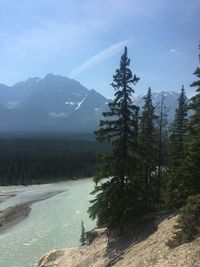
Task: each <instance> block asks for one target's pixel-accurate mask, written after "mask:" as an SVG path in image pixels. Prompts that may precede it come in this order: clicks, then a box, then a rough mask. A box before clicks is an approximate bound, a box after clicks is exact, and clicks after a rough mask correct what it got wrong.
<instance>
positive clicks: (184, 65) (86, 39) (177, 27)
mask: <svg viewBox="0 0 200 267" xmlns="http://www.w3.org/2000/svg"><path fill="white" fill-rule="evenodd" d="M199 11H200V0H104V1H102V0H56V1H55V0H34V1H33V0H0V40H1V42H0V83H5V84H8V85H12V84H13V83H15V82H18V81H20V80H25V79H27V78H28V77H34V76H39V77H44V76H45V75H46V74H47V73H50V72H51V73H55V74H61V75H65V76H68V77H72V78H74V79H76V80H78V81H80V82H81V83H82V84H83V85H85V86H86V87H87V88H88V89H92V88H94V89H96V90H97V91H99V92H100V93H102V94H103V95H105V96H107V97H110V98H111V97H112V96H113V89H112V87H111V86H110V83H111V82H112V75H113V74H114V71H115V69H116V68H117V67H118V64H119V59H120V56H121V54H122V51H123V48H124V46H125V45H127V47H128V54H129V57H130V58H131V69H132V70H133V72H134V73H136V75H137V76H139V77H140V81H139V83H138V85H137V86H136V87H135V92H136V94H140V93H143V92H146V90H147V88H148V86H151V88H152V91H153V92H159V91H161V90H174V91H180V88H181V85H182V84H184V85H185V88H186V91H187V93H188V95H191V94H192V91H191V89H190V88H189V84H190V83H191V82H192V81H193V80H194V79H195V77H194V76H193V75H192V73H193V72H194V70H195V68H196V67H197V65H198V53H199V51H198V42H199V40H200V27H199V26H200V25H199V19H198V18H199Z"/></svg>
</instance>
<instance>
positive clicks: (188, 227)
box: [166, 195, 200, 248]
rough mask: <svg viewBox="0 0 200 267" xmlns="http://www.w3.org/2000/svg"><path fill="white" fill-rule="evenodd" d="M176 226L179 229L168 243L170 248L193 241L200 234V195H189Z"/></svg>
mask: <svg viewBox="0 0 200 267" xmlns="http://www.w3.org/2000/svg"><path fill="white" fill-rule="evenodd" d="M175 228H176V229H178V231H177V232H176V233H175V234H174V236H173V237H172V239H171V240H168V241H167V243H166V244H167V245H168V246H169V247H170V248H174V247H177V246H179V245H181V244H183V243H187V242H191V241H192V240H194V239H195V238H196V237H198V236H200V195H196V196H190V197H188V199H187V203H186V205H185V206H183V207H182V209H181V214H180V216H179V218H178V222H177V224H176V225H175Z"/></svg>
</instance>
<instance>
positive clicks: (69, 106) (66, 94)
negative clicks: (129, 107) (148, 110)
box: [0, 73, 179, 132]
mask: <svg viewBox="0 0 200 267" xmlns="http://www.w3.org/2000/svg"><path fill="white" fill-rule="evenodd" d="M144 96H145V94H142V95H138V96H136V97H135V98H134V99H133V102H134V103H135V104H136V105H138V106H139V107H140V108H142V106H143V104H144V99H143V97H144ZM162 96H164V105H165V106H166V107H167V109H168V113H169V115H168V120H169V122H171V121H172V120H173V117H174V112H175V109H176V107H177V104H178V96H179V94H178V93H176V92H173V91H170V92H165V91H162V92H160V93H153V95H152V97H153V102H154V104H155V105H156V106H157V105H159V103H160V101H161V98H162ZM109 101H111V100H108V99H107V98H106V97H104V96H103V95H101V94H100V93H98V92H97V91H95V90H94V89H92V90H89V89H87V88H86V87H84V86H83V85H81V84H80V83H79V82H78V81H76V80H74V79H70V78H67V77H64V76H60V75H54V74H52V73H49V74H47V75H46V76H45V77H44V78H43V79H42V78H39V77H33V78H28V79H27V80H26V81H23V82H18V83H16V84H14V85H13V86H6V85H4V84H0V118H1V123H0V131H36V132H37V131H46V132H48V131H56V132H63V131H64V132H92V131H93V130H94V129H96V128H97V127H98V124H99V119H100V118H101V116H102V112H103V111H105V110H106V109H107V104H108V102H109Z"/></svg>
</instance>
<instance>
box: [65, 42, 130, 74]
mask: <svg viewBox="0 0 200 267" xmlns="http://www.w3.org/2000/svg"><path fill="white" fill-rule="evenodd" d="M129 42H130V39H129V40H124V41H121V42H118V43H116V44H113V45H111V46H110V47H108V48H106V49H104V50H102V51H101V52H99V53H97V54H96V55H94V56H93V57H91V58H89V59H88V60H86V61H85V62H84V63H83V64H81V65H80V66H79V67H77V68H75V69H73V70H72V71H71V73H70V75H69V76H70V77H71V78H75V77H77V76H78V75H79V74H81V73H82V72H84V71H86V70H88V69H90V68H91V67H93V66H94V65H96V64H98V63H101V62H103V61H105V60H107V59H109V58H111V57H113V56H114V55H116V54H118V53H119V52H121V51H122V49H123V48H124V46H126V45H127V44H128V43H129Z"/></svg>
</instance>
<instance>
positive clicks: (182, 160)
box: [88, 47, 200, 237]
mask: <svg viewBox="0 0 200 267" xmlns="http://www.w3.org/2000/svg"><path fill="white" fill-rule="evenodd" d="M129 66H130V59H129V58H128V52H127V48H126V47H125V49H124V53H123V55H122V56H121V61H120V65H119V68H118V69H117V70H116V72H115V74H114V75H113V83H112V86H113V89H114V100H113V102H112V103H109V110H108V111H107V112H105V113H103V119H102V120H101V121H100V128H99V130H97V131H96V132H95V135H96V138H97V140H99V142H100V143H104V142H105V141H106V142H109V143H110V144H111V147H112V151H111V153H109V154H107V155H104V156H102V158H103V165H102V167H101V170H100V171H99V172H98V174H97V176H96V177H95V181H96V186H95V188H94V191H93V192H92V194H94V199H93V200H92V201H91V206H90V208H89V210H88V211H89V214H90V217H91V218H92V219H97V224H98V225H99V226H106V227H107V228H108V229H109V230H113V229H114V230H117V232H118V234H119V236H121V235H122V234H123V232H124V230H125V229H124V228H125V226H126V225H127V224H128V223H130V222H131V221H134V218H136V217H137V216H140V215H142V214H147V213H149V212H155V211H161V210H165V211H166V210H177V209H178V208H180V207H182V206H184V205H186V203H187V199H188V197H190V198H189V200H188V201H189V202H188V203H189V204H188V203H187V205H189V207H188V206H186V208H185V211H187V213H185V215H184V223H182V222H181V225H182V226H181V227H184V231H190V232H189V233H187V235H188V236H190V237H191V233H194V232H195V231H196V232H199V231H197V229H200V228H199V227H200V223H199V216H200V213H199V210H200V205H199V203H200V196H199V195H198V194H200V68H199V67H197V69H196V70H195V72H194V75H195V76H196V80H195V81H194V82H193V83H192V84H191V87H194V88H195V89H196V94H195V95H194V96H193V97H192V98H191V99H190V101H189V103H188V101H187V98H186V95H185V89H184V86H182V87H180V96H179V103H178V107H177V109H176V113H175V118H174V122H173V124H172V125H167V110H166V108H165V103H164V98H163V99H162V100H161V103H160V107H159V109H157V108H156V107H154V105H153V102H152V93H151V88H148V90H147V94H146V96H145V97H144V100H145V103H144V106H143V109H142V110H141V111H139V109H138V107H137V106H135V105H133V103H132V98H133V95H134V89H133V88H134V86H135V85H136V84H137V83H138V82H139V78H138V77H137V76H136V75H135V74H133V73H132V71H131V69H130V68H129ZM189 111H192V115H190V116H188V112H189ZM105 177H107V178H108V179H105ZM193 196H194V197H193ZM191 198H192V199H191ZM191 203H192V205H193V206H192V208H191V206H190V205H191ZM191 216H192V218H193V222H194V223H193V224H191V225H192V227H193V229H192V230H191V228H190V227H189V225H190V223H189V224H188V218H189V217H191ZM196 222H198V223H197V224H195V223H196ZM183 225H184V226H183ZM187 229H189V230H187Z"/></svg>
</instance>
